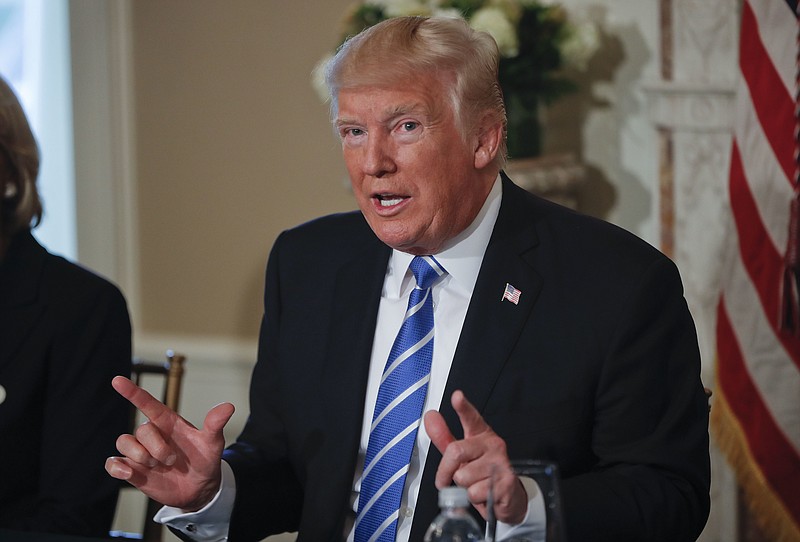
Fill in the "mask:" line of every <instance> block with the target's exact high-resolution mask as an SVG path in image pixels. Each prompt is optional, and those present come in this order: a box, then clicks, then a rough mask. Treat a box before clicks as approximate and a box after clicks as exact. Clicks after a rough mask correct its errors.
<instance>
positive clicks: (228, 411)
mask: <svg viewBox="0 0 800 542" xmlns="http://www.w3.org/2000/svg"><path fill="white" fill-rule="evenodd" d="M234 410H236V409H235V408H234V406H233V405H232V404H231V403H220V404H218V405H217V406H215V407H214V408H212V409H211V410H209V411H208V414H206V419H205V421H203V431H205V432H207V433H209V434H210V435H211V436H213V437H218V436H221V435H222V430H223V428H224V427H225V424H227V423H228V421H229V420H230V419H231V416H233V412H234Z"/></svg>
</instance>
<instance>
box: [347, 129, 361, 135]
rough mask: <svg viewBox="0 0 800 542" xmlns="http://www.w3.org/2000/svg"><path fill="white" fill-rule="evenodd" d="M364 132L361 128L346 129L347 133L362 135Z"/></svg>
mask: <svg viewBox="0 0 800 542" xmlns="http://www.w3.org/2000/svg"><path fill="white" fill-rule="evenodd" d="M363 134H364V130H362V129H361V128H348V129H347V130H345V135H351V136H360V135H363Z"/></svg>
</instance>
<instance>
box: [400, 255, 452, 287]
mask: <svg viewBox="0 0 800 542" xmlns="http://www.w3.org/2000/svg"><path fill="white" fill-rule="evenodd" d="M409 268H410V269H411V272H412V273H414V278H415V279H416V280H417V286H418V287H419V288H421V289H423V290H427V289H428V288H430V287H431V286H433V283H434V282H436V279H438V278H439V277H441V276H442V275H444V274H445V273H447V271H445V270H444V267H442V266H441V264H440V263H439V262H438V261H436V258H434V257H433V256H414V259H413V260H411V264H410V265H409Z"/></svg>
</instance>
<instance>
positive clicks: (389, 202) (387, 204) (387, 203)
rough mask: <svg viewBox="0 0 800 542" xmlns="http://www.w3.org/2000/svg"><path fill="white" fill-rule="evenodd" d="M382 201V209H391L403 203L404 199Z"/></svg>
mask: <svg viewBox="0 0 800 542" xmlns="http://www.w3.org/2000/svg"><path fill="white" fill-rule="evenodd" d="M380 201H381V207H391V206H392V205H397V204H398V203H400V202H401V201H403V198H395V199H382V200H380Z"/></svg>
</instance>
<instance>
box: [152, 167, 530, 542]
mask: <svg viewBox="0 0 800 542" xmlns="http://www.w3.org/2000/svg"><path fill="white" fill-rule="evenodd" d="M501 199H502V185H501V182H500V178H499V177H498V178H497V179H496V180H495V183H494V185H493V186H492V189H491V191H490V193H489V195H488V197H487V198H486V202H485V203H484V205H483V207H482V208H481V210H480V212H479V213H478V215H477V216H476V217H475V220H474V221H473V222H472V224H471V225H470V226H469V227H468V228H467V229H466V230H464V231H463V232H461V234H459V235H458V236H456V237H455V238H454V239H452V240H451V241H450V242H449V243H448V244H447V246H446V247H445V248H444V250H442V251H441V252H439V253H438V254H436V255H435V257H436V260H437V261H438V262H439V263H440V264H441V265H442V267H444V269H445V270H446V271H447V275H446V276H445V277H444V278H442V279H441V280H439V281H438V282H437V283H436V284H434V286H433V290H432V295H433V313H434V348H433V360H432V363H431V378H430V382H429V383H428V391H427V395H426V397H425V404H424V406H423V412H427V411H428V410H438V409H439V406H440V405H441V403H442V401H443V399H444V398H443V395H444V389H445V385H446V383H447V377H448V375H449V373H450V365H451V363H452V361H453V356H454V354H455V350H456V345H457V344H458V339H459V336H460V334H461V328H462V326H463V323H464V318H465V317H466V314H467V308H468V307H469V302H470V299H471V297H472V292H473V290H474V288H475V282H476V281H477V279H478V272H479V271H480V267H481V264H482V262H483V256H484V253H485V252H486V247H487V246H488V244H489V238H490V237H491V235H492V231H493V229H494V224H495V222H496V220H497V215H498V212H499V210H500V201H501ZM413 257H414V256H413V255H412V254H407V253H404V252H400V251H397V250H394V251H392V255H391V257H390V259H389V264H388V266H387V269H386V277H385V279H384V283H383V290H382V292H381V300H380V306H379V308H378V319H377V324H376V328H375V338H374V342H373V345H372V356H371V359H370V369H369V377H368V380H367V390H366V398H365V404H364V418H363V421H362V429H361V443H360V446H359V452H358V459H359V460H358V466H357V468H356V472H355V473H354V475H355V476H354V482H353V492H352V498H351V505H352V510H353V513H352V515H351V517H349V518H348V520H349V521H348V523H347V530H348V537H347V540H348V542H352V541H353V536H354V532H355V530H354V528H353V527H354V525H353V523H354V519H355V514H356V511H357V510H358V494H359V491H360V487H361V471H362V469H363V462H364V457H365V455H366V451H367V445H368V443H369V428H370V425H371V423H372V414H373V410H374V408H375V402H376V400H377V396H378V387H379V385H380V380H381V375H382V374H383V369H384V366H385V365H386V360H387V359H388V357H389V351H390V350H391V347H392V344H393V342H394V339H395V336H396V335H397V331H398V330H399V329H400V326H401V325H402V322H403V318H404V316H405V312H406V308H407V305H408V297H409V295H410V294H411V291H412V290H413V289H414V284H415V281H414V276H413V274H412V273H411V271H410V270H409V264H410V263H411V260H412V259H413ZM467 399H469V398H467ZM430 442H431V441H430V437H429V436H428V434H427V432H426V431H425V426H424V424H423V425H420V428H419V430H418V432H417V439H416V443H415V445H414V450H413V452H412V457H411V464H410V466H409V471H408V474H407V476H406V485H405V489H404V492H403V497H402V501H401V507H400V517H399V520H398V524H397V538H396V540H397V541H398V542H406V541H407V540H408V538H409V536H410V534H411V524H412V522H413V516H414V508H415V506H416V503H417V496H418V494H419V487H420V482H421V479H422V473H423V472H424V469H425V460H426V458H427V456H428V449H429V447H430ZM223 466H224V473H223V488H222V489H221V490H220V494H219V495H218V496H217V498H215V499H214V500H213V501H212V502H211V503H210V504H209V505H208V506H206V507H205V508H204V509H203V510H200V511H199V512H195V513H192V514H183V513H181V512H180V510H178V509H173V508H169V507H164V508H162V509H161V510H160V511H159V512H158V514H157V515H156V517H155V519H156V521H159V522H162V523H167V524H169V525H170V526H172V527H174V528H177V529H180V530H181V531H184V532H185V533H186V534H189V535H190V536H192V537H193V538H195V539H196V540H200V541H212V540H213V541H217V540H226V537H227V530H228V529H227V527H228V522H229V518H230V515H231V511H232V510H233V501H234V496H235V480H234V478H233V475H232V472H231V469H230V467H229V466H228V465H227V464H226V463H225V462H224V461H223ZM523 483H524V484H525V487H526V491H527V492H528V495H529V498H530V499H531V500H530V501H529V507H528V509H529V511H528V516H527V517H526V520H525V521H524V522H523V524H521V525H518V526H513V527H512V526H507V525H502V524H498V528H497V538H498V540H502V538H503V537H504V536H510V535H511V534H522V532H523V531H524V532H531V530H541V525H543V523H544V504H543V501H542V499H541V495H540V492H539V491H538V488H537V486H536V483H535V482H533V481H532V480H524V481H523ZM231 485H233V486H234V488H233V489H232V488H231ZM537 497H538V498H537ZM222 518H228V521H224V520H223V521H220V520H221V519H222ZM209 523H211V524H209ZM537 527H538V528H537Z"/></svg>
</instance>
